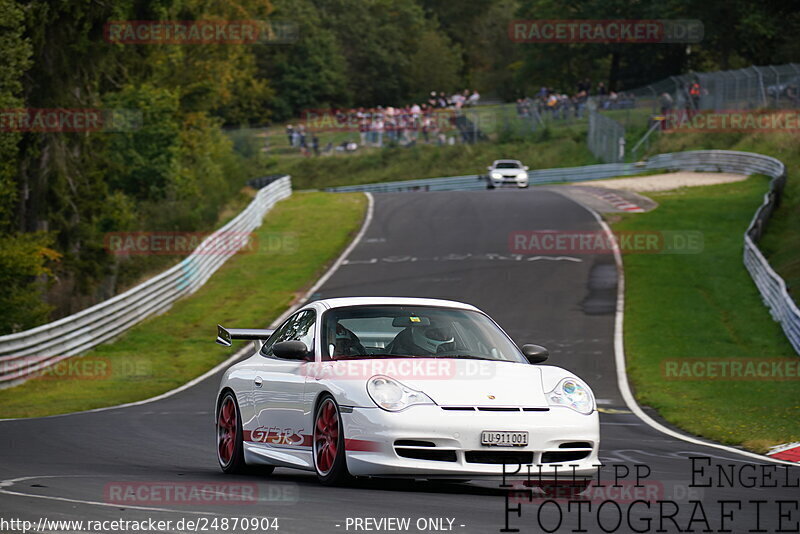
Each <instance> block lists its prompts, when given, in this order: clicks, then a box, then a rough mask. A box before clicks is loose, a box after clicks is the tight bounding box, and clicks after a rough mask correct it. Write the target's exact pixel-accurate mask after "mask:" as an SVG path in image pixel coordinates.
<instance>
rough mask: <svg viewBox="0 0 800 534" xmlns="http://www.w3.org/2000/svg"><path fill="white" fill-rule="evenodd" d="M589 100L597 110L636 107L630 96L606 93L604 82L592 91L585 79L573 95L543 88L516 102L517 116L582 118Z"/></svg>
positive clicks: (589, 83)
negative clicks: (535, 115) (536, 114)
mask: <svg viewBox="0 0 800 534" xmlns="http://www.w3.org/2000/svg"><path fill="white" fill-rule="evenodd" d="M590 98H591V99H592V101H593V102H594V103H595V104H596V105H597V108H598V109H626V108H632V107H634V106H635V105H636V97H635V96H634V95H633V94H632V93H625V92H621V91H620V92H616V91H609V90H608V89H607V88H606V85H605V83H603V82H599V83H598V84H597V86H596V87H595V88H592V83H591V81H589V79H588V78H587V79H584V80H582V81H580V82H578V84H577V86H576V88H575V92H574V93H573V94H572V95H568V94H567V93H564V92H561V91H556V90H554V89H553V88H552V87H545V86H542V87H541V88H540V89H539V91H538V92H537V93H536V95H534V96H533V97H525V98H519V99H517V115H518V116H520V117H531V116H532V115H533V114H535V113H538V114H539V115H540V116H545V115H549V116H550V117H552V118H555V119H568V118H570V117H575V118H581V117H583V115H584V114H585V113H586V108H587V105H588V102H589V99H590Z"/></svg>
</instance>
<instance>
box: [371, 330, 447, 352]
mask: <svg viewBox="0 0 800 534" xmlns="http://www.w3.org/2000/svg"><path fill="white" fill-rule="evenodd" d="M450 350H455V335H454V334H453V328H452V327H450V326H433V325H428V326H424V325H411V326H407V327H406V328H404V329H403V330H401V331H400V332H399V333H398V334H397V335H396V336H395V338H394V339H393V340H392V342H391V343H389V345H388V346H387V347H386V353H387V354H397V355H404V356H430V355H432V354H437V353H440V352H447V351H450Z"/></svg>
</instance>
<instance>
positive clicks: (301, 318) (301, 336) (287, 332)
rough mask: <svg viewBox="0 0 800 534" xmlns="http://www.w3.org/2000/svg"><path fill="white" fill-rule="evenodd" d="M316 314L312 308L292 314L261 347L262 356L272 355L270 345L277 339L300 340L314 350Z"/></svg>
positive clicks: (277, 340)
mask: <svg viewBox="0 0 800 534" xmlns="http://www.w3.org/2000/svg"><path fill="white" fill-rule="evenodd" d="M316 320H317V314H316V313H315V312H314V310H304V311H301V312H300V313H296V314H294V315H292V316H291V317H290V318H289V319H287V320H286V322H285V323H283V324H282V325H281V326H280V327H278V329H277V330H276V331H275V333H274V334H272V336H270V338H269V340H268V341H267V342H266V343H265V344H264V346H263V347H262V348H261V355H262V356H272V346H273V345H274V344H275V343H278V342H279V341H302V342H303V343H305V344H306V346H307V347H308V348H309V350H314V333H315V328H314V324H315V323H316Z"/></svg>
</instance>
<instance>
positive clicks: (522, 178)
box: [517, 172, 528, 181]
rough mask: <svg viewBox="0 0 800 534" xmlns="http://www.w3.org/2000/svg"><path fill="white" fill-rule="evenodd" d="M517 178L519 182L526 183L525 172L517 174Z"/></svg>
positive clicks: (526, 175)
mask: <svg viewBox="0 0 800 534" xmlns="http://www.w3.org/2000/svg"><path fill="white" fill-rule="evenodd" d="M517 178H518V179H519V180H524V181H527V180H528V173H527V172H521V173H519V174H518V175H517Z"/></svg>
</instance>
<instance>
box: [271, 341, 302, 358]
mask: <svg viewBox="0 0 800 534" xmlns="http://www.w3.org/2000/svg"><path fill="white" fill-rule="evenodd" d="M272 354H274V355H275V357H276V358H283V359H284V360H307V359H308V347H306V344H305V343H303V342H302V341H279V342H278V343H275V344H274V345H273V346H272Z"/></svg>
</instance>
